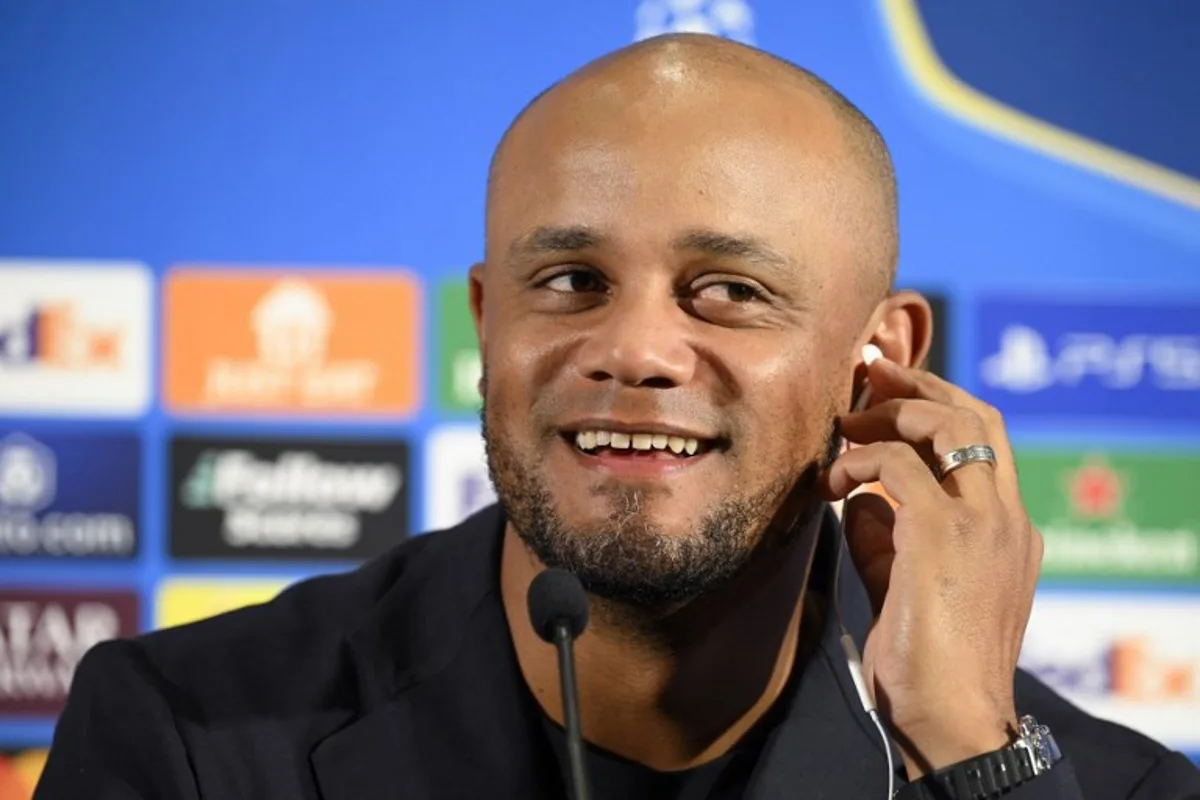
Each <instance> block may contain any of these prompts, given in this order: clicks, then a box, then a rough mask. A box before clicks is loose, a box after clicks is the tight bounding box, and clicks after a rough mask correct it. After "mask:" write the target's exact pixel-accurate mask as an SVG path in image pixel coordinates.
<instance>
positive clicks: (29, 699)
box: [0, 589, 139, 716]
mask: <svg viewBox="0 0 1200 800" xmlns="http://www.w3.org/2000/svg"><path fill="white" fill-rule="evenodd" d="M138 611H139V604H138V596H137V594H136V593H134V592H128V591H112V590H97V591H91V592H88V591H78V590H70V591H68V590H62V591H54V590H49V589H37V590H29V591H24V592H21V591H12V590H0V716H4V715H6V714H39V715H55V714H58V713H59V712H60V711H61V710H62V706H63V703H64V702H65V701H66V698H67V692H68V691H69V690H70V686H71V678H72V676H73V675H74V673H75V667H76V665H77V664H78V662H79V659H80V658H82V657H83V654H84V653H86V652H87V651H88V649H90V648H91V647H92V646H93V645H95V644H98V643H99V642H102V641H105V640H107V639H114V638H123V637H128V636H134V635H136V634H137V633H138Z"/></svg>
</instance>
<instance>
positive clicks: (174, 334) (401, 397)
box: [164, 269, 421, 414]
mask: <svg viewBox="0 0 1200 800" xmlns="http://www.w3.org/2000/svg"><path fill="white" fill-rule="evenodd" d="M420 304H421V298H420V292H419V289H418V286H417V283H416V281H415V279H414V278H413V277H411V276H409V275H407V274H404V273H396V272H393V273H383V272H380V273H371V274H354V273H322V274H280V273H275V272H243V273H233V272H226V271H216V270H214V271H200V270H194V269H182V270H176V271H173V272H172V273H171V274H170V275H169V276H168V278H167V284H166V308H165V312H164V326H165V359H166V361H165V365H164V379H165V388H164V397H165V403H166V405H167V407H168V408H169V409H170V410H172V411H179V412H207V413H214V412H215V413H224V412H275V413H297V414H309V413H318V414H319V413H334V414H341V413H353V414H408V413H410V412H412V411H413V410H415V408H416V406H417V403H418V374H419V370H418V364H419V362H420V352H419V351H420V347H421V344H420V317H419V315H420ZM214 309H219V313H215V312H214Z"/></svg>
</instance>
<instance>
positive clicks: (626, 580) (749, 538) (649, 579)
mask: <svg viewBox="0 0 1200 800" xmlns="http://www.w3.org/2000/svg"><path fill="white" fill-rule="evenodd" d="M484 396H485V398H486V392H485V393H484ZM480 416H481V420H482V428H483V438H484V443H485V448H486V453H487V464H488V473H489V475H490V477H491V480H492V484H493V486H494V487H495V489H496V495H497V498H498V500H499V503H500V506H501V508H502V509H503V511H504V513H505V515H506V516H507V518H508V519H509V520H510V521H511V522H512V524H513V526H514V527H515V529H516V531H517V534H518V535H519V536H520V538H521V540H522V541H523V542H524V544H525V546H526V547H527V548H529V550H530V551H531V552H532V553H533V555H534V556H536V557H537V558H538V560H539V561H541V563H542V564H544V565H545V566H546V567H547V568H559V569H565V570H567V571H569V572H572V573H574V574H575V576H576V577H578V578H579V580H580V582H581V583H582V584H583V587H584V589H585V590H586V591H587V592H588V593H589V594H591V595H593V596H595V597H598V598H603V599H605V600H608V601H611V602H613V603H617V604H620V605H623V606H628V607H633V608H637V609H640V610H644V611H649V612H652V613H653V612H663V611H665V610H667V609H669V608H671V607H673V606H677V605H679V604H681V603H683V602H685V601H688V600H690V599H692V598H695V597H698V596H700V595H702V594H705V593H708V592H711V591H713V590H714V589H716V588H718V587H720V586H722V585H724V584H725V583H727V582H728V581H730V580H731V579H732V578H733V577H734V576H736V575H737V574H738V573H739V572H740V571H741V570H742V569H743V568H744V567H745V566H746V565H747V564H748V563H749V562H750V561H751V560H752V559H754V558H755V557H763V556H765V555H769V553H771V552H776V551H777V549H778V548H782V547H786V546H787V545H788V544H790V543H792V542H793V541H794V540H795V538H796V537H797V536H799V535H800V534H801V532H802V531H803V530H805V529H806V527H807V525H806V523H807V522H809V521H811V520H812V519H813V517H814V516H815V515H816V514H817V513H819V511H820V510H821V509H822V508H823V505H822V504H821V503H820V502H819V500H818V498H817V480H818V477H819V474H820V473H821V472H822V471H823V470H824V469H826V468H827V467H828V466H829V464H831V463H832V462H833V459H834V458H836V457H837V454H838V452H839V450H840V446H841V439H840V436H838V434H837V432H836V429H835V428H834V427H833V426H832V425H831V427H830V429H829V434H828V437H829V438H828V439H827V441H826V442H825V443H824V444H825V447H824V452H823V458H822V460H821V461H820V462H819V463H816V462H814V463H812V464H809V465H808V466H807V467H806V468H800V465H798V469H797V471H796V472H793V473H790V474H785V475H784V476H782V477H781V478H778V479H776V480H774V481H772V482H770V483H768V484H767V485H765V486H763V487H761V488H760V489H758V490H756V491H752V492H748V493H746V494H745V495H743V496H731V497H725V498H722V499H721V500H720V501H719V502H718V503H717V504H716V505H715V506H714V507H712V508H711V509H709V510H708V511H707V512H706V513H705V514H704V516H703V517H702V518H701V520H700V522H699V524H698V526H697V527H696V529H695V530H694V532H692V533H690V534H688V535H685V536H679V535H672V534H670V533H669V532H667V531H665V530H663V529H662V527H661V526H660V525H659V524H658V523H656V522H655V521H654V519H653V517H652V516H651V515H650V514H649V513H648V512H647V511H646V505H647V503H648V502H650V501H651V500H652V499H653V496H654V495H655V494H658V491H657V490H655V489H653V488H645V487H631V486H621V485H619V484H618V485H608V486H602V487H596V488H595V489H593V494H596V495H606V496H608V497H609V500H610V503H611V506H612V511H611V513H610V514H609V516H608V518H607V519H605V520H603V521H602V522H599V523H595V524H592V525H588V526H586V527H584V526H574V527H570V526H568V525H567V524H566V523H565V522H564V521H563V518H562V515H561V514H560V513H559V509H558V508H557V507H556V505H555V503H554V500H553V495H552V494H551V491H550V487H549V485H548V481H547V479H546V477H545V475H544V473H543V472H542V471H541V470H540V467H539V461H538V459H537V458H536V457H534V456H530V457H526V458H522V455H521V453H520V452H519V448H518V447H517V446H516V443H515V442H514V441H513V440H512V438H511V437H509V436H508V435H507V434H506V433H504V432H503V431H502V430H501V429H500V428H498V427H495V426H493V425H492V424H491V421H490V419H489V416H488V413H487V404H486V399H485V403H484V407H483V409H482V410H481V414H480Z"/></svg>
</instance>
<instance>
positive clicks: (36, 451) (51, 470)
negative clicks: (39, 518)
mask: <svg viewBox="0 0 1200 800" xmlns="http://www.w3.org/2000/svg"><path fill="white" fill-rule="evenodd" d="M54 491H55V464H54V453H52V452H50V450H49V449H47V448H46V447H45V446H44V445H42V444H41V443H39V442H36V441H34V440H33V439H30V438H29V437H28V436H22V435H21V434H13V435H11V436H8V437H5V438H4V439H3V440H0V509H16V510H19V511H23V512H26V513H33V512H35V511H37V510H39V509H41V508H44V507H45V506H47V505H49V504H50V502H51V501H52V500H53V499H54Z"/></svg>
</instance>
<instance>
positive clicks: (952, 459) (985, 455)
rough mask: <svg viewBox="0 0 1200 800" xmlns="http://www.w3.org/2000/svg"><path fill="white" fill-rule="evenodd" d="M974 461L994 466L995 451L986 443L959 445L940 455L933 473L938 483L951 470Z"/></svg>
mask: <svg viewBox="0 0 1200 800" xmlns="http://www.w3.org/2000/svg"><path fill="white" fill-rule="evenodd" d="M974 463H986V464H991V465H992V466H995V465H996V451H995V450H993V449H992V448H990V447H988V446H987V445H986V444H972V445H968V446H967V447H960V448H958V449H957V450H951V451H950V452H949V453H947V454H946V455H944V456H942V460H941V461H939V462H938V464H937V467H935V468H934V475H935V476H936V477H937V480H938V483H941V482H942V481H944V480H945V479H946V476H947V475H949V474H950V473H951V472H954V471H955V470H956V469H959V468H960V467H965V466H966V465H967V464H974Z"/></svg>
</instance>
